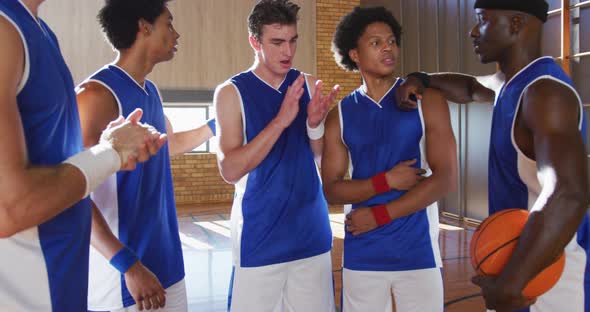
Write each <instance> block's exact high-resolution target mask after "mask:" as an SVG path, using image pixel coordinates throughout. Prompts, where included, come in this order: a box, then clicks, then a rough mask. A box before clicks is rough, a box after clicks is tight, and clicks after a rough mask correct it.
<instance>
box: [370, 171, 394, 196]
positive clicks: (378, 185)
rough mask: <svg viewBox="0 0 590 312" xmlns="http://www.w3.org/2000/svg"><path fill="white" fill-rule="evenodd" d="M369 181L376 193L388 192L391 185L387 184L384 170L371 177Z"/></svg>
mask: <svg viewBox="0 0 590 312" xmlns="http://www.w3.org/2000/svg"><path fill="white" fill-rule="evenodd" d="M371 182H373V189H374V190H375V193H377V194H383V193H386V192H389V190H391V187H389V184H387V178H386V177H385V172H381V173H378V174H376V175H374V176H373V177H372V178H371Z"/></svg>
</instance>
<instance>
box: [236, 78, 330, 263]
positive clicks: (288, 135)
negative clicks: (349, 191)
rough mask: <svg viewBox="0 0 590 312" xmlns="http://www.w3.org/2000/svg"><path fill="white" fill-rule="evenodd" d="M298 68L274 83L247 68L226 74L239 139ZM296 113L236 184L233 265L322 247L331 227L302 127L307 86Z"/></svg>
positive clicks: (263, 122)
mask: <svg viewBox="0 0 590 312" xmlns="http://www.w3.org/2000/svg"><path fill="white" fill-rule="evenodd" d="M299 75H300V72H299V71H297V70H294V69H292V70H291V71H289V73H288V74H287V75H286V77H285V80H284V81H283V82H282V84H281V85H280V87H279V88H278V90H277V89H275V88H273V87H271V86H270V85H269V84H267V83H266V82H264V81H263V80H262V79H260V78H259V77H257V76H256V75H255V74H254V73H253V72H252V71H247V72H243V73H241V74H238V75H236V76H234V77H233V78H231V80H230V81H231V84H232V85H233V86H234V87H235V88H236V91H237V93H238V95H239V97H240V98H241V104H242V120H243V123H244V124H243V126H244V144H246V143H248V142H250V141H252V140H253V139H254V138H255V137H256V136H257V135H258V134H259V133H260V131H262V130H263V129H264V128H265V127H266V126H267V125H268V124H269V123H270V122H271V120H272V119H273V118H275V117H276V116H277V114H278V112H279V109H280V107H281V104H282V102H283V99H284V96H285V92H287V88H288V87H289V86H290V85H291V84H292V83H293V82H294V81H295V80H296V79H297V77H298V76H299ZM305 89H306V92H305V93H304V94H303V96H302V98H301V100H300V101H299V113H298V115H297V117H296V118H295V120H294V121H293V123H292V124H291V125H290V126H289V127H288V128H287V129H285V130H284V131H283V133H282V134H281V136H280V138H279V139H278V140H277V142H276V143H275V144H274V146H273V147H272V149H271V151H270V152H269V154H268V155H267V156H266V158H265V159H264V160H263V161H262V162H261V163H260V164H259V165H258V166H257V167H256V168H255V169H254V170H252V171H251V172H249V173H248V174H247V175H246V176H244V177H243V178H242V179H241V180H240V181H239V182H238V183H237V184H236V194H235V199H234V204H233V208H232V238H233V240H234V253H233V254H234V265H236V266H242V267H257V266H264V265H270V264H275V263H282V262H288V261H294V260H299V259H303V258H308V257H312V256H316V255H319V254H322V253H325V252H328V251H329V250H330V249H331V246H332V231H331V229H330V222H329V219H328V207H327V203H326V200H325V198H324V195H323V192H322V186H321V183H320V179H319V174H318V169H317V166H316V164H315V162H314V157H313V152H312V150H311V146H310V142H309V138H308V137H307V132H306V120H307V105H308V103H309V101H310V96H309V89H308V87H307V86H305Z"/></svg>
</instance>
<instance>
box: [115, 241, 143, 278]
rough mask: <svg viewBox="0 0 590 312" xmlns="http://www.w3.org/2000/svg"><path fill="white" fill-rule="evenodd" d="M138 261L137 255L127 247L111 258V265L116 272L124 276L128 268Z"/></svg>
mask: <svg viewBox="0 0 590 312" xmlns="http://www.w3.org/2000/svg"><path fill="white" fill-rule="evenodd" d="M137 261H139V258H138V257H137V255H136V254H135V253H134V252H133V251H132V250H131V249H129V248H127V246H123V248H121V250H119V252H117V254H115V255H114V256H113V258H111V261H109V262H110V263H111V265H112V266H113V267H114V268H115V269H117V271H119V272H121V274H125V272H127V271H128V270H129V268H130V267H131V266H132V265H133V264H135V262H137Z"/></svg>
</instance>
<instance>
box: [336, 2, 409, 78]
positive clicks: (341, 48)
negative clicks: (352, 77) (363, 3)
mask: <svg viewBox="0 0 590 312" xmlns="http://www.w3.org/2000/svg"><path fill="white" fill-rule="evenodd" d="M376 22H382V23H385V24H387V25H389V27H390V28H391V31H392V32H393V34H394V36H395V39H396V41H397V44H398V45H399V44H400V43H401V35H402V27H401V25H400V24H399V23H398V21H397V20H396V19H395V17H393V14H391V12H389V11H388V10H387V9H386V8H384V7H370V8H361V7H355V8H354V10H353V11H352V12H350V13H349V14H348V15H346V16H344V17H343V18H342V19H341V20H340V23H339V24H338V27H336V32H335V33H334V38H333V40H332V52H334V59H335V60H336V63H338V65H339V66H340V67H342V68H344V69H346V70H350V71H356V70H358V66H357V65H356V63H355V62H354V61H353V60H352V59H351V58H350V56H349V55H348V52H350V50H353V49H356V47H357V45H358V40H359V38H360V37H361V36H362V35H363V33H364V32H365V30H366V28H367V26H369V25H370V24H373V23H376Z"/></svg>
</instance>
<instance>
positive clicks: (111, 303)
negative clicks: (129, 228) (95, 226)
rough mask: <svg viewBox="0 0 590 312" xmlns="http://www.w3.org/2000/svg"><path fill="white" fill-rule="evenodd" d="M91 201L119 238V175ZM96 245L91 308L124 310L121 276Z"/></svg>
mask: <svg viewBox="0 0 590 312" xmlns="http://www.w3.org/2000/svg"><path fill="white" fill-rule="evenodd" d="M90 198H91V199H92V201H93V202H94V204H95V205H96V207H97V208H98V210H99V211H100V213H101V214H102V216H103V217H104V219H105V221H106V223H107V225H108V226H109V229H110V230H111V232H112V233H113V235H114V236H115V237H116V238H117V239H118V238H119V201H118V190H117V175H116V174H113V175H111V176H109V177H108V178H107V179H106V180H105V181H104V182H103V183H102V184H101V185H100V186H99V187H98V188H96V190H94V192H92V193H91V194H90ZM109 260H110V259H106V258H105V257H104V256H103V255H102V254H101V253H100V252H98V251H97V250H96V249H95V248H94V247H92V245H91V246H90V256H89V263H90V265H89V274H88V308H89V309H90V310H93V311H110V310H114V309H120V308H122V307H123V297H122V292H121V289H122V285H121V273H119V271H117V270H116V269H115V268H114V267H113V266H111V264H110V262H109Z"/></svg>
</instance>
